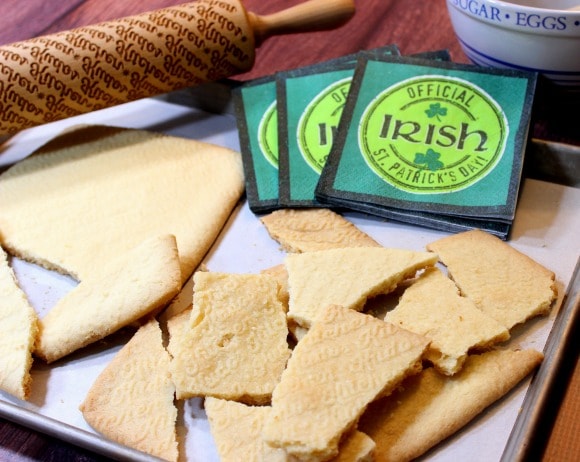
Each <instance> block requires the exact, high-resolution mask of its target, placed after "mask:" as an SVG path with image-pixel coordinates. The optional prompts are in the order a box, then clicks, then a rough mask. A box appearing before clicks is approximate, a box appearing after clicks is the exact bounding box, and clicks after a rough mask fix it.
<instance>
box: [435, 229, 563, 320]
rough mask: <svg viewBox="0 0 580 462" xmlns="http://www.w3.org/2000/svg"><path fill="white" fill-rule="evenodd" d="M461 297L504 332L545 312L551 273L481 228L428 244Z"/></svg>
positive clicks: (553, 293) (553, 291)
mask: <svg viewBox="0 0 580 462" xmlns="http://www.w3.org/2000/svg"><path fill="white" fill-rule="evenodd" d="M427 249H428V250H431V251H433V252H436V253H437V254H438V255H439V258H440V259H441V261H442V262H443V264H445V265H446V266H447V269H448V270H449V274H450V276H451V277H452V278H453V280H454V281H455V283H456V284H457V286H458V287H459V289H460V290H461V293H462V294H463V295H465V296H466V297H468V298H470V299H471V300H473V302H474V303H475V305H476V306H477V307H478V308H479V309H481V310H483V311H484V312H485V313H487V314H488V315H489V316H491V317H493V318H494V319H495V320H496V321H499V322H500V323H502V324H503V325H504V326H505V327H507V328H508V329H511V328H512V327H513V326H515V325H516V324H520V323H522V322H524V321H526V320H527V319H530V318H531V317H534V316H538V315H542V314H547V313H548V312H549V311H550V308H551V306H552V302H553V301H554V299H555V298H556V287H555V284H554V276H555V275H554V273H553V272H552V271H550V270H548V269H546V268H544V267H543V266H541V265H540V264H539V263H537V262H535V261H534V260H532V259H531V258H530V257H528V256H527V255H524V254H523V253H521V252H519V251H517V250H516V249H514V248H513V247H511V246H510V245H509V244H507V243H506V242H504V241H502V240H500V239H499V238H497V237H495V236H492V235H491V234H489V233H486V232H484V231H480V230H474V231H466V232H464V233H460V234H455V235H451V236H448V237H444V238H442V239H439V240H438V241H435V242H432V243H430V244H429V245H428V246H427Z"/></svg>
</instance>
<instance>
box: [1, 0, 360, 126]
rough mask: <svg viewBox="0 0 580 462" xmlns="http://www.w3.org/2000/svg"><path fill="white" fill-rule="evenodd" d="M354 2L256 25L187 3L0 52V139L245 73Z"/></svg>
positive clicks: (214, 0) (346, 14) (200, 0)
mask: <svg viewBox="0 0 580 462" xmlns="http://www.w3.org/2000/svg"><path fill="white" fill-rule="evenodd" d="M353 14H354V0H310V1H307V2H304V3H301V4H298V5H296V6H294V7H291V8H289V9H287V10H283V11H280V12H278V13H274V14H271V15H266V16H258V15H256V14H254V13H251V12H248V11H246V10H245V8H244V6H243V5H242V3H241V1H240V0H197V1H195V2H191V3H186V4H182V5H178V6H175V7H169V8H164V9H161V10H157V11H152V12H148V13H144V14H140V15H136V16H130V17H127V18H122V19H119V20H115V21H109V22H104V23H100V24H96V25H93V26H87V27H80V28H77V29H73V30H70V31H64V32H59V33H56V34H52V35H45V36H42V37H38V38H34V39H30V40H25V41H21V42H16V43H13V44H10V45H6V46H1V47H0V136H2V135H10V134H14V133H16V132H18V131H20V130H22V129H25V128H29V127H33V126H36V125H41V124H44V123H47V122H52V121H55V120H60V119H64V118H67V117H71V116H75V115H79V114H83V113H86V112H90V111H94V110H97V109H102V108H106V107H111V106H115V105H118V104H122V103H126V102H129V101H133V100H136V99H140V98H146V97H150V96H155V95H159V94H162V93H166V92H169V91H172V90H178V89H181V88H185V87H189V86H194V85H198V84H201V83H204V82H208V81H215V80H219V79H223V78H226V77H230V76H233V75H235V74H239V73H242V72H245V71H248V70H250V69H251V68H252V66H253V64H254V59H255V49H256V47H257V46H259V45H260V44H261V43H262V42H263V41H264V40H265V39H266V38H268V37H270V36H272V35H279V34H286V33H294V32H305V31H317V30H328V29H332V28H335V27H337V26H339V25H342V24H343V23H345V22H346V21H348V19H350V17H352V15H353Z"/></svg>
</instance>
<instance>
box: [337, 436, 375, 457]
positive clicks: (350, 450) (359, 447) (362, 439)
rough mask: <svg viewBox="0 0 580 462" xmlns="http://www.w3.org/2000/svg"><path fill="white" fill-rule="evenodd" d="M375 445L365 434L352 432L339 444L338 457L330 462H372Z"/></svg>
mask: <svg viewBox="0 0 580 462" xmlns="http://www.w3.org/2000/svg"><path fill="white" fill-rule="evenodd" d="M375 448H376V444H375V442H374V441H373V440H372V439H371V438H370V437H369V436H368V435H366V434H365V433H363V432H360V431H358V430H354V431H352V432H351V433H350V435H348V436H347V438H346V441H343V442H342V443H341V444H340V448H339V453H338V456H336V457H334V458H333V459H331V462H374V460H375V458H374V452H375Z"/></svg>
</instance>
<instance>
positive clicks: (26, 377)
mask: <svg viewBox="0 0 580 462" xmlns="http://www.w3.org/2000/svg"><path fill="white" fill-rule="evenodd" d="M37 334H38V319H37V316H36V312H35V311H34V309H33V308H32V307H31V306H30V304H29V303H28V299H27V298H26V295H25V294H24V292H22V290H21V289H20V287H19V286H18V283H17V281H16V277H15V276H14V273H13V271H12V268H10V265H9V264H8V259H7V255H6V253H5V252H4V250H2V249H1V248H0V390H3V391H5V392H7V393H10V394H11V395H13V396H16V397H17V398H19V399H22V400H26V399H28V397H29V394H30V386H31V382H32V378H31V376H30V368H31V367H32V350H33V349H34V344H35V342H36V337H37Z"/></svg>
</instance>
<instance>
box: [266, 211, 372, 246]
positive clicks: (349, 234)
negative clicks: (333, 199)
mask: <svg viewBox="0 0 580 462" xmlns="http://www.w3.org/2000/svg"><path fill="white" fill-rule="evenodd" d="M261 220H262V223H264V226H266V229H267V230H268V232H269V233H270V236H271V237H272V238H273V239H274V240H276V241H277V242H279V243H280V245H281V246H282V248H283V249H284V250H286V251H287V252H310V251H313V250H325V249H334V248H339V247H378V246H380V244H378V243H377V242H376V241H375V240H374V239H373V238H371V237H370V236H369V235H367V234H365V233H364V232H363V231H361V230H360V229H358V228H357V227H356V226H355V225H354V224H353V223H351V222H350V221H348V220H347V219H345V218H344V217H342V216H341V215H339V214H338V213H336V212H333V211H332V210H329V209H301V210H297V209H282V210H276V211H275V212H272V213H270V214H269V215H265V216H264V217H262V219H261Z"/></svg>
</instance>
